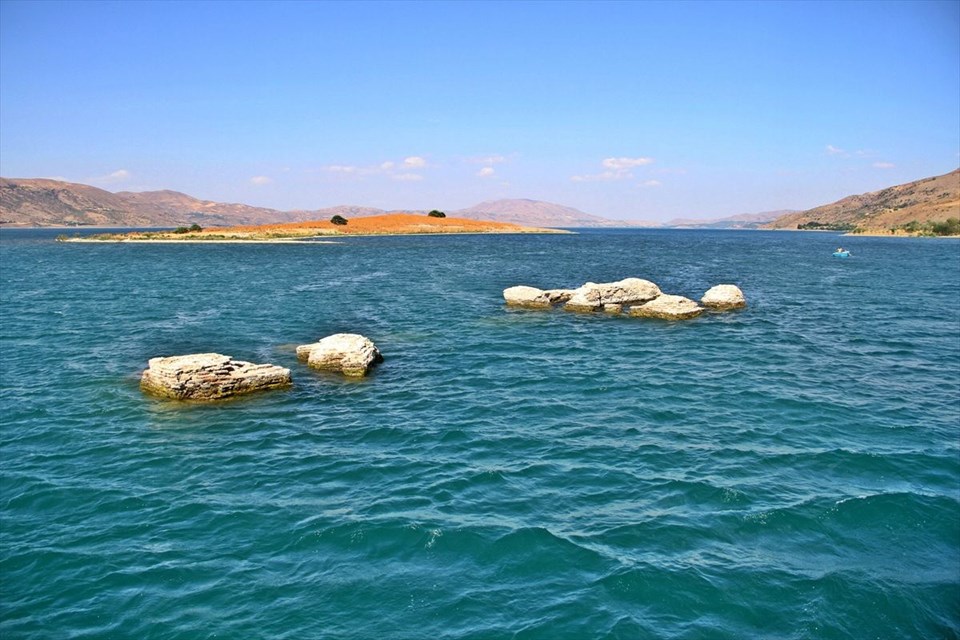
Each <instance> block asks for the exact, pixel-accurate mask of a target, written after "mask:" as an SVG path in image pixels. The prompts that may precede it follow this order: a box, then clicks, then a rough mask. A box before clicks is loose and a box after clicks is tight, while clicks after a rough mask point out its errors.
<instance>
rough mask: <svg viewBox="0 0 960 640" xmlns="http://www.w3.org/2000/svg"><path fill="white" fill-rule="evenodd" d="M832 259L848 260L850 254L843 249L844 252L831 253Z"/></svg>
mask: <svg viewBox="0 0 960 640" xmlns="http://www.w3.org/2000/svg"><path fill="white" fill-rule="evenodd" d="M833 257H834V258H849V257H850V252H849V251H847V250H846V249H844V250H842V251H834V252H833Z"/></svg>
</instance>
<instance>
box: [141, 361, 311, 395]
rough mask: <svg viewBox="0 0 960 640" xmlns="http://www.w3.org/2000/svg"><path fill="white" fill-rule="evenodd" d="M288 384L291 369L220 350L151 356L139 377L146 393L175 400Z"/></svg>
mask: <svg viewBox="0 0 960 640" xmlns="http://www.w3.org/2000/svg"><path fill="white" fill-rule="evenodd" d="M290 384H292V380H291V378H290V369H285V368H284V367H278V366H277V365H273V364H254V363H252V362H244V361H242V360H234V359H233V358H231V357H230V356H225V355H222V354H219V353H193V354H189V355H183V356H170V357H166V358H151V359H150V361H149V364H148V368H147V370H146V371H144V372H143V375H142V376H141V377H140V389H141V390H143V391H144V392H145V393H149V394H151V395H155V396H160V397H162V398H173V399H175V400H221V399H224V398H231V397H233V396H238V395H244V394H247V393H253V392H255V391H263V390H265V389H279V388H283V387H287V386H290Z"/></svg>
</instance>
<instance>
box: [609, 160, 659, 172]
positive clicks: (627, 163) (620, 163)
mask: <svg viewBox="0 0 960 640" xmlns="http://www.w3.org/2000/svg"><path fill="white" fill-rule="evenodd" d="M601 164H603V167H604V168H605V169H612V170H613V171H627V170H629V169H633V168H634V167H642V166H644V165H648V164H653V158H604V159H603V162H602V163H601Z"/></svg>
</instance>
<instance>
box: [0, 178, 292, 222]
mask: <svg viewBox="0 0 960 640" xmlns="http://www.w3.org/2000/svg"><path fill="white" fill-rule="evenodd" d="M297 219H299V218H297V217H296V216H295V215H294V214H292V213H288V212H283V211H276V210H274V209H265V208H260V207H251V206H248V205H244V204H225V203H221V202H211V201H209V200H198V199H197V198H193V197H191V196H188V195H186V194H183V193H178V192H176V191H144V192H141V193H132V192H128V191H121V192H119V193H110V192H109V191H104V190H103V189H98V188H96V187H91V186H88V185H85V184H76V183H72V182H60V181H57V180H43V179H10V178H0V221H2V223H3V224H8V225H22V226H60V225H94V226H101V227H172V226H179V225H191V224H194V223H196V224H199V225H200V226H203V227H207V226H225V225H234V224H266V223H268V222H280V221H290V220H297Z"/></svg>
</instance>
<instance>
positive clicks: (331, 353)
mask: <svg viewBox="0 0 960 640" xmlns="http://www.w3.org/2000/svg"><path fill="white" fill-rule="evenodd" d="M297 357H298V358H300V359H301V360H306V361H307V364H308V365H309V366H311V367H313V368H314V369H324V370H327V371H338V372H340V373H342V374H344V375H347V376H350V377H354V378H362V377H363V376H365V375H367V373H368V372H369V371H370V369H371V368H373V365H375V364H376V363H378V362H383V356H382V355H381V354H380V350H379V349H377V346H376V345H375V344H373V341H371V340H370V339H369V338H366V337H364V336H361V335H359V334H356V333H335V334H334V335H332V336H327V337H326V338H323V339H322V340H320V341H319V342H314V343H312V344H305V345H300V346H299V347H297Z"/></svg>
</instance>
